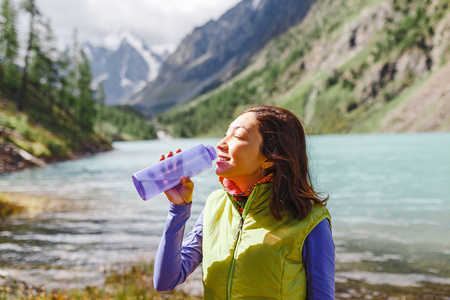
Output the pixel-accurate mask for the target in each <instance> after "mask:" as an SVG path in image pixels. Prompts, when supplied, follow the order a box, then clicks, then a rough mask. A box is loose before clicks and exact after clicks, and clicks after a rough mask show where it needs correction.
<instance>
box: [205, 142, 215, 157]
mask: <svg viewBox="0 0 450 300" xmlns="http://www.w3.org/2000/svg"><path fill="white" fill-rule="evenodd" d="M206 150H207V151H208V154H209V157H211V160H215V159H216V158H217V153H216V149H214V147H213V146H211V145H206Z"/></svg>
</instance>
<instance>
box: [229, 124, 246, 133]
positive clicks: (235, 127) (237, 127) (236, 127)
mask: <svg viewBox="0 0 450 300" xmlns="http://www.w3.org/2000/svg"><path fill="white" fill-rule="evenodd" d="M233 128H234V129H239V128H243V129H245V130H247V132H250V131H249V130H248V129H247V128H246V127H245V126H242V125H238V126H234V127H233ZM228 129H231V127H228Z"/></svg>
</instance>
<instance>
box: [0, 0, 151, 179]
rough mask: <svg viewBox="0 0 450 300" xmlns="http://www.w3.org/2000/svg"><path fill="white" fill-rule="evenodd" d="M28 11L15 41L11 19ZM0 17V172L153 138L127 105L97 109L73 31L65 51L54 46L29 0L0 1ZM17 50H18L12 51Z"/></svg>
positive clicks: (100, 101)
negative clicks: (22, 35) (23, 42)
mask: <svg viewBox="0 0 450 300" xmlns="http://www.w3.org/2000/svg"><path fill="white" fill-rule="evenodd" d="M19 9H20V10H23V11H25V12H26V13H27V14H28V16H29V23H28V32H27V33H26V35H27V43H26V45H20V44H19V40H18V31H17V28H18V26H17V16H18V12H19ZM0 12H1V15H0V158H1V159H0V173H2V172H6V171H11V170H16V169H20V168H23V167H27V166H30V165H36V164H37V165H43V164H45V163H47V162H51V161H55V160H64V159H68V158H73V157H78V156H80V155H85V154H92V153H96V152H99V151H104V150H108V149H111V141H112V140H117V139H120V140H121V139H149V138H155V137H156V133H155V131H154V129H153V127H152V126H151V125H150V124H149V123H148V121H146V120H145V119H144V118H143V117H142V116H140V115H139V114H138V113H137V112H134V111H130V109H125V110H124V109H122V108H110V107H105V106H104V94H103V88H102V84H100V88H99V90H97V91H93V90H92V89H91V80H92V75H91V70H90V65H89V61H88V59H87V57H86V54H85V53H84V52H83V51H82V49H81V48H80V46H79V44H78V41H77V35H76V30H74V40H73V45H72V46H71V49H69V50H67V51H63V52H60V51H58V50H57V49H56V47H55V44H56V41H55V38H54V36H53V33H52V29H51V25H50V20H48V19H47V18H46V17H45V14H44V12H41V11H40V10H39V8H38V6H37V5H36V2H35V1H34V0H24V1H22V2H21V3H20V7H15V6H14V4H13V2H12V1H9V0H2V2H1V11H0ZM21 52H23V53H24V54H23V55H19V53H21Z"/></svg>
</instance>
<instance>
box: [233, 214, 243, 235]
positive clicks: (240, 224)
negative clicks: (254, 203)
mask: <svg viewBox="0 0 450 300" xmlns="http://www.w3.org/2000/svg"><path fill="white" fill-rule="evenodd" d="M242 225H244V218H241V221H240V222H239V227H238V230H237V231H236V234H235V235H234V240H236V239H237V236H238V234H239V231H241V229H242Z"/></svg>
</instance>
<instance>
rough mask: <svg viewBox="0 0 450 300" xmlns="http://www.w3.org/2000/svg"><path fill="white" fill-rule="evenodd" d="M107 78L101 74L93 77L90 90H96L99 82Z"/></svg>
mask: <svg viewBox="0 0 450 300" xmlns="http://www.w3.org/2000/svg"><path fill="white" fill-rule="evenodd" d="M108 78H109V74H108V73H103V74H101V75H99V76H97V77H95V78H94V79H92V82H91V89H93V90H96V89H98V86H99V84H100V82H102V81H105V80H106V79H108Z"/></svg>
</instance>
